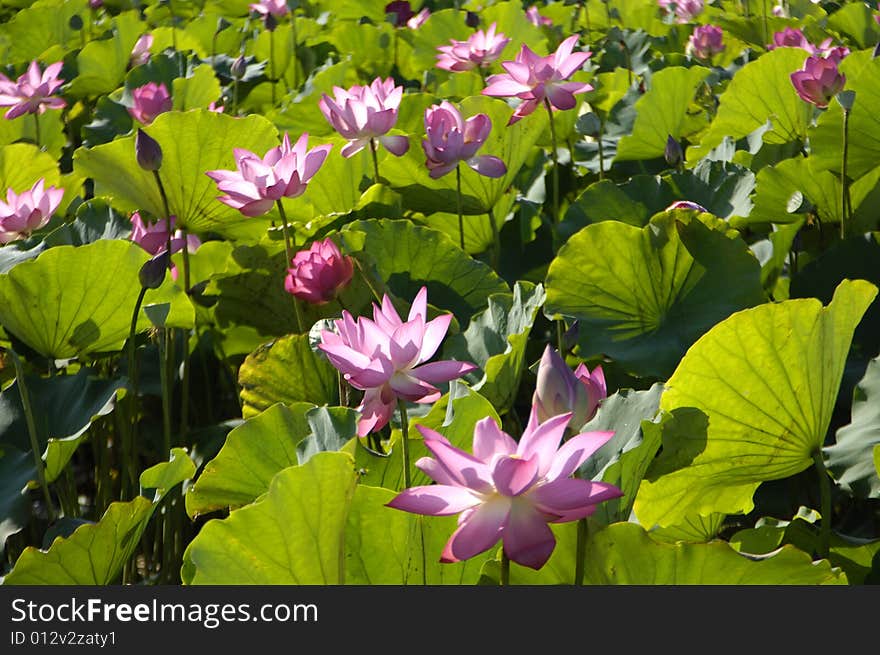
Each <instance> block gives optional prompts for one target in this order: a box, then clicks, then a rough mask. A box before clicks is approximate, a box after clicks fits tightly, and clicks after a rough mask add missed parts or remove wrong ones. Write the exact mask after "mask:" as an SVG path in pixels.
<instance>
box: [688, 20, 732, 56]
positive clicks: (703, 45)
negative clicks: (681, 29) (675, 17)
mask: <svg viewBox="0 0 880 655" xmlns="http://www.w3.org/2000/svg"><path fill="white" fill-rule="evenodd" d="M687 49H688V51H689V52H690V53H691V54H692V55H693V56H694V57H696V58H697V59H711V57H712V56H713V55H717V54H719V53H721V52H724V30H722V29H721V28H720V27H718V26H717V25H697V26H696V27H695V28H694V31H693V33H692V34H691V37H690V39H689V40H688V45H687Z"/></svg>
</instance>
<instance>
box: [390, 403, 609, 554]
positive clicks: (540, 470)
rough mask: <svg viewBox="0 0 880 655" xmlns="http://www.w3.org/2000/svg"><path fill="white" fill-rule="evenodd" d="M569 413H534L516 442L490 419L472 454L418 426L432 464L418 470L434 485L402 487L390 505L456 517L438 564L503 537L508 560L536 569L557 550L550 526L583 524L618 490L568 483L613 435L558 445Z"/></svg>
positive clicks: (477, 433)
mask: <svg viewBox="0 0 880 655" xmlns="http://www.w3.org/2000/svg"><path fill="white" fill-rule="evenodd" d="M570 418H571V414H561V415H559V416H554V417H553V418H550V419H548V420H546V421H544V422H539V421H538V419H537V417H536V413H535V412H534V411H532V414H531V416H530V418H529V424H528V426H527V427H526V430H525V432H524V433H523V435H522V438H521V439H520V440H519V443H517V442H516V441H514V440H513V438H512V437H511V436H510V435H509V434H507V433H506V432H502V431H501V429H500V428H499V427H498V425H497V424H496V423H495V421H494V420H493V419H492V418H484V419H483V420H481V421H479V422H478V423H477V425H476V427H475V428H474V441H473V455H471V454H470V453H467V452H465V451H463V450H460V449H458V448H456V447H455V446H453V445H452V444H451V443H450V442H449V441H448V440H447V439H446V438H445V437H444V436H443V435H441V434H439V433H437V432H435V431H434V430H431V429H429V428H426V427H423V426H417V427H418V429H419V432H421V433H422V436H424V438H425V446H426V447H427V449H428V450H429V451H430V452H431V454H432V455H434V458H433V459H432V458H430V457H423V458H421V459H419V460H418V461H417V462H416V466H417V467H418V468H420V469H421V470H422V471H424V472H425V473H426V474H427V475H428V476H430V477H431V478H432V479H433V480H434V481H435V482H437V484H433V485H426V486H420V487H412V488H410V489H404V490H403V491H402V492H400V493H399V494H398V495H397V496H395V497H394V499H392V500H391V502H389V503H388V507H393V508H395V509H400V510H403V511H405V512H412V513H414V514H425V515H429V516H449V515H451V514H459V517H458V529H456V531H455V532H454V533H453V534H452V536H451V537H450V538H449V541H448V542H447V543H446V547H445V548H444V549H443V554H442V556H441V558H440V561H441V562H458V561H461V560H465V559H469V558H471V557H473V556H475V555H478V554H479V553H482V552H484V551H486V550H488V549H490V548H491V547H492V546H494V545H495V544H496V543H498V540H499V539H501V540H502V542H503V544H504V553H505V555H507V557H508V558H510V560H511V561H514V562H516V563H517V564H521V565H522V566H528V567H530V568H533V569H540V568H541V567H542V566H544V564H545V563H546V562H547V560H548V559H549V557H550V555H551V554H552V552H553V549H554V548H555V547H556V539H555V537H554V536H553V532H552V531H551V530H550V527H549V526H548V523H565V522H568V521H575V520H578V519H581V518H585V517H587V516H589V515H590V514H592V513H593V512H594V511H595V510H596V506H597V505H598V504H599V503H601V502H602V501H605V500H610V499H612V498H618V497H620V496H621V495H622V493H621V491H620V489H618V488H617V487H615V486H613V485H610V484H607V483H605V482H590V481H587V480H581V479H577V478H571V477H569V476H571V474H572V473H574V472H575V471H576V470H577V469H578V467H579V466H580V465H581V464H583V463H584V461H586V459H587V458H588V457H589V456H590V455H592V454H593V453H594V452H596V450H597V449H598V448H599V447H600V446H602V445H603V444H604V443H606V442H607V441H608V440H609V439H610V438H611V436H612V435H613V433H612V432H584V433H582V434H578V435H577V436H575V437H572V438H571V439H569V440H568V441H566V442H565V443H564V444H563V445H562V446H561V447H560V446H559V443H560V441H561V440H562V436H563V434H564V432H565V428H566V426H567V425H568V422H569V419H570Z"/></svg>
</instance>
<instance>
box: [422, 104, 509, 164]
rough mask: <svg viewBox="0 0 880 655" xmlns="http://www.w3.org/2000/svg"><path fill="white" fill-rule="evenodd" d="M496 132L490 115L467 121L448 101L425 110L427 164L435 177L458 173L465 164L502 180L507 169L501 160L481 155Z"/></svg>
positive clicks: (475, 117) (424, 144)
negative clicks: (482, 148)
mask: <svg viewBox="0 0 880 655" xmlns="http://www.w3.org/2000/svg"><path fill="white" fill-rule="evenodd" d="M491 131H492V120H491V119H490V118H489V117H488V116H487V115H486V114H476V115H474V116H471V117H470V118H468V119H467V120H463V119H462V117H461V114H460V113H459V111H458V109H456V107H455V105H453V104H452V103H450V102H448V101H446V100H444V101H443V102H441V103H440V104H439V105H431V106H430V107H429V108H428V109H426V110H425V135H426V137H427V138H426V139H424V140H423V141H422V148H423V149H424V151H425V156H426V157H427V159H426V161H425V164H426V165H427V166H428V169H429V170H430V173H429V175H430V176H431V177H432V178H435V179H436V178H438V177H442V176H444V175H446V174H447V173H449V172H450V171H453V170H455V168H456V167H457V166H458V163H459V162H462V161H463V162H464V163H466V164H467V165H468V166H470V167H471V168H472V169H474V170H475V171H477V173H479V174H480V175H485V176H486V177H502V176H503V175H504V174H505V173H506V172H507V166H506V165H505V164H504V162H503V161H501V160H500V159H499V158H498V157H494V156H492V155H479V156H478V155H477V154H476V153H477V150H479V149H480V148H481V147H482V145H483V143H485V141H486V139H487V138H488V136H489V132H491Z"/></svg>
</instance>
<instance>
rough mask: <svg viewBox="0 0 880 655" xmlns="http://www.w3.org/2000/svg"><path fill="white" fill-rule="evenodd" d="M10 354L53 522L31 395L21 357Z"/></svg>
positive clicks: (41, 482) (50, 497) (55, 514)
mask: <svg viewBox="0 0 880 655" xmlns="http://www.w3.org/2000/svg"><path fill="white" fill-rule="evenodd" d="M9 352H10V354H11V355H12V362H13V364H14V365H15V378H16V379H17V380H18V393H19V394H21V406H22V409H24V417H25V421H26V422H27V430H28V437H29V438H30V441H31V450H32V451H33V453H34V465H35V466H36V469H37V479H38V480H39V482H40V488H41V489H42V490H43V499H44V500H45V501H46V513H47V514H48V516H49V523H54V522H55V518H56V517H57V516H58V514H57V512H56V511H55V504H54V503H53V502H52V494H51V493H49V483H48V482H46V468H45V467H44V466H43V451H42V450H41V449H40V441H39V439H38V437H37V423H36V420H35V419H34V409H33V407H32V406H31V397H30V394H29V393H28V389H27V383H26V382H25V379H24V368H23V367H22V365H21V359H19V357H18V353H16V352H15V351H14V350H10V351H9Z"/></svg>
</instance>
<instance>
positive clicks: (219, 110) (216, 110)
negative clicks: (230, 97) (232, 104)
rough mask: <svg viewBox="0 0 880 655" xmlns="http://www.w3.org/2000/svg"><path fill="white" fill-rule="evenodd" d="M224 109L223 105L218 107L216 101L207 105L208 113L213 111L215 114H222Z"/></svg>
mask: <svg viewBox="0 0 880 655" xmlns="http://www.w3.org/2000/svg"><path fill="white" fill-rule="evenodd" d="M224 109H225V107H224V106H223V105H218V104H217V102H216V101H214V102H212V103H211V104H210V105H208V111H213V112H214V113H215V114H222V113H223V110H224Z"/></svg>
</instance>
